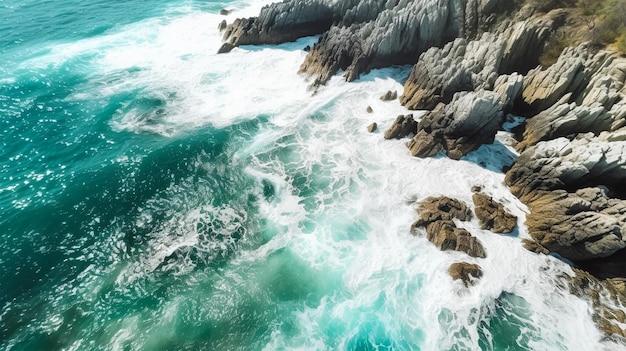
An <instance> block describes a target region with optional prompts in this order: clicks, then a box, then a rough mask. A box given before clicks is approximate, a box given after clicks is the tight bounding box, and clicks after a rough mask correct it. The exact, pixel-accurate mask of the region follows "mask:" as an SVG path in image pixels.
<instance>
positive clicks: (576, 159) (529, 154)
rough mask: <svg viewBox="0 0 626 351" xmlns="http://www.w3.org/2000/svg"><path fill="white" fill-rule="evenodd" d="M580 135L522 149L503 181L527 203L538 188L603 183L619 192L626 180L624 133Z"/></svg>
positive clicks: (573, 187)
mask: <svg viewBox="0 0 626 351" xmlns="http://www.w3.org/2000/svg"><path fill="white" fill-rule="evenodd" d="M616 135H619V134H615V133H606V132H605V133H601V134H600V136H598V137H596V138H594V137H593V135H581V136H579V138H577V139H575V140H573V141H570V140H568V139H565V138H558V139H554V140H550V141H544V142H540V143H538V144H537V145H535V146H533V147H531V148H528V149H527V150H526V151H524V152H523V153H522V154H521V155H520V156H519V158H518V159H517V161H516V162H515V164H514V165H513V167H512V168H511V170H509V172H507V174H506V178H505V181H506V183H507V185H509V187H510V188H511V192H512V193H513V194H515V195H516V196H517V197H518V198H520V200H522V202H524V203H526V204H528V203H530V202H532V201H533V199H534V198H535V197H536V196H538V195H541V192H545V191H552V190H556V189H576V188H579V187H584V186H588V185H605V186H608V187H609V188H611V189H612V191H614V192H617V193H622V192H623V191H624V190H626V189H623V187H624V184H625V183H626V156H625V155H626V134H625V135H624V139H621V138H619V137H618V138H617V139H614V138H615V137H616Z"/></svg>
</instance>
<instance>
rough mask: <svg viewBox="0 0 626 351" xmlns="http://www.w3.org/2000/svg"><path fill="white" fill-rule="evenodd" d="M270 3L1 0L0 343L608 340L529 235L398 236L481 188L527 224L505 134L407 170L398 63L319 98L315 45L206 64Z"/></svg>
mask: <svg viewBox="0 0 626 351" xmlns="http://www.w3.org/2000/svg"><path fill="white" fill-rule="evenodd" d="M268 2H269V1H255V0H235V1H210V0H209V1H197V0H196V1H193V0H152V1H147V0H134V1H115V0H95V1H78V0H69V1H60V0H47V1H33V0H20V1H18V0H3V1H0V62H2V64H0V143H1V144H0V145H1V148H0V216H1V217H0V267H1V269H0V349H2V350H550V351H553V350H601V349H610V348H612V347H615V346H614V345H610V344H608V343H607V342H606V341H603V337H602V335H601V333H600V332H599V331H598V330H597V329H596V327H595V324H594V323H593V321H592V319H591V313H592V311H591V307H590V305H589V304H588V303H587V302H585V301H583V300H581V299H578V298H576V297H574V296H572V295H571V294H569V293H568V292H567V288H566V286H565V283H564V282H565V281H564V280H563V279H562V278H560V277H561V276H563V275H571V274H572V271H571V268H570V267H569V266H568V265H567V264H565V263H563V262H561V261H559V260H558V259H557V258H555V257H551V256H539V255H535V254H532V253H530V252H527V251H526V250H525V249H523V248H522V245H521V239H523V238H527V237H528V233H527V231H526V228H525V227H524V226H523V225H521V226H519V227H518V229H517V230H516V231H515V232H514V233H513V234H511V235H497V234H493V233H490V232H487V231H483V230H481V229H480V226H479V224H478V222H477V220H472V221H471V222H468V223H465V224H463V225H464V226H465V227H466V228H467V229H469V230H470V231H471V232H472V233H473V234H474V235H475V236H477V237H478V238H479V240H480V241H481V242H482V243H483V245H484V246H485V249H486V252H487V258H486V259H475V258H470V257H467V256H465V255H464V254H462V253H458V252H441V251H439V250H438V249H437V248H435V247H434V245H432V244H431V243H429V242H428V241H427V240H426V239H425V238H424V237H423V235H412V234H411V233H410V230H409V228H410V226H411V223H412V222H413V221H414V220H415V219H417V212H416V206H415V203H416V201H419V200H422V199H424V198H426V197H428V196H432V195H446V196H451V197H455V198H458V199H460V200H462V201H465V202H466V203H469V204H471V194H472V192H471V187H472V186H474V185H479V186H482V187H483V188H484V189H485V191H486V192H487V193H489V194H490V195H491V196H493V197H494V198H495V199H496V200H498V201H500V202H502V203H504V204H505V205H506V207H507V208H508V209H509V210H510V211H511V212H513V213H514V214H515V215H517V216H518V217H519V218H520V222H519V223H520V224H521V223H523V220H524V216H525V214H526V213H527V211H528V210H527V208H526V207H525V206H524V205H523V204H521V203H520V202H519V201H518V200H517V199H516V198H515V197H514V196H512V195H511V193H510V192H509V191H508V189H507V188H506V186H505V185H504V184H503V180H504V174H503V173H502V171H501V169H502V166H504V165H506V164H510V163H511V162H512V161H513V160H514V159H515V154H514V153H513V152H512V151H511V149H510V148H509V147H507V146H506V143H507V142H506V140H507V138H508V136H507V135H506V133H501V134H500V135H499V137H498V140H497V141H496V142H495V143H494V144H493V145H485V146H483V147H481V148H480V149H479V150H477V151H476V152H473V153H471V154H470V155H468V156H467V157H465V158H463V159H462V160H461V161H453V160H450V159H448V158H446V157H442V156H438V157H434V158H430V159H423V160H422V159H417V158H413V157H411V156H410V154H409V151H408V149H407V148H406V146H405V143H406V140H390V141H385V140H383V136H382V131H384V130H385V129H386V128H388V127H389V126H390V125H391V124H392V123H393V121H394V119H395V117H396V116H397V115H398V114H406V113H409V112H410V111H407V110H405V109H404V108H403V107H402V106H400V104H399V102H398V101H397V100H395V101H390V102H383V101H381V100H380V99H379V96H381V95H383V94H384V93H385V92H386V91H388V90H396V91H399V92H401V91H402V84H403V82H404V80H405V79H406V78H407V76H408V74H409V72H410V69H411V67H410V66H399V67H391V68H385V69H380V70H374V71H372V72H370V73H368V74H366V75H364V76H362V77H361V78H360V79H359V80H358V81H355V82H352V83H346V82H345V81H344V80H343V79H342V78H341V76H340V75H338V76H337V77H335V78H333V79H332V80H331V81H330V82H329V83H328V85H327V86H324V87H322V88H321V89H319V91H317V93H315V94H313V93H312V91H311V90H310V89H308V86H309V85H310V84H311V79H309V78H307V77H304V76H301V75H298V74H297V71H298V68H299V65H300V63H301V62H302V61H303V59H304V57H305V55H306V52H304V51H303V48H304V47H305V46H307V45H312V44H313V43H315V41H316V39H317V38H315V37H309V38H303V39H300V40H298V41H297V42H293V43H286V44H282V45H276V46H269V45H268V46H244V47H240V48H236V49H234V50H233V51H232V52H231V53H229V54H226V55H217V54H216V52H217V50H218V48H219V47H220V46H221V35H220V33H219V32H218V30H217V27H218V24H219V22H220V21H222V20H223V19H226V20H227V21H229V22H232V21H233V20H234V19H235V18H237V17H247V16H253V15H256V14H257V13H258V11H259V9H260V8H261V6H262V5H264V4H265V3H268ZM224 8H227V9H231V10H233V12H232V13H231V14H229V15H228V16H222V15H220V14H219V12H220V10H221V9H224ZM368 106H370V107H371V108H372V109H373V113H367V112H366V108H367V107H368ZM415 113H416V114H417V115H419V114H420V112H415ZM372 122H377V123H378V125H379V128H380V129H381V130H382V131H377V132H375V133H371V134H370V133H368V132H367V130H366V127H367V126H368V125H369V124H370V123H372ZM462 261H467V262H472V263H477V264H479V265H480V266H481V267H482V270H483V273H484V275H483V277H482V278H481V279H480V280H479V281H478V282H477V284H476V285H475V286H473V287H470V288H466V287H465V286H464V285H463V284H462V283H461V282H460V281H453V280H452V279H451V278H450V277H449V275H448V273H447V269H448V267H449V266H450V264H452V263H454V262H462Z"/></svg>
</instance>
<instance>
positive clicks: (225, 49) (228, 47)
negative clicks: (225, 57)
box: [217, 43, 235, 54]
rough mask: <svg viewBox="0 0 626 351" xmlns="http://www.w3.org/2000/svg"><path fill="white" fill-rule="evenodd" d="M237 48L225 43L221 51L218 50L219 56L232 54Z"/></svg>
mask: <svg viewBox="0 0 626 351" xmlns="http://www.w3.org/2000/svg"><path fill="white" fill-rule="evenodd" d="M234 48H235V46H234V45H232V44H229V43H224V44H222V46H220V48H219V50H217V53H218V54H226V53H229V52H231V51H232V50H233V49H234Z"/></svg>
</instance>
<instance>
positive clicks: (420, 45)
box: [300, 0, 513, 85]
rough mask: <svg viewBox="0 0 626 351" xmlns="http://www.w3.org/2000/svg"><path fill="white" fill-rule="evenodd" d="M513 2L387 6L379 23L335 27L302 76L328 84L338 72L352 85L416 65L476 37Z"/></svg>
mask: <svg viewBox="0 0 626 351" xmlns="http://www.w3.org/2000/svg"><path fill="white" fill-rule="evenodd" d="M512 3H513V1H511V0H491V1H478V0H470V1H458V0H450V1H438V0H419V1H410V0H400V1H397V2H387V5H389V6H387V7H385V8H384V9H383V10H382V11H381V12H380V13H379V14H378V15H377V16H376V19H375V20H372V21H369V22H366V23H360V24H354V25H351V26H346V25H343V24H340V25H337V26H333V27H332V28H331V29H330V30H329V31H328V32H326V33H324V34H323V35H322V36H321V37H320V39H319V41H318V42H317V44H315V46H314V47H313V50H311V52H310V53H309V55H307V57H306V59H305V61H304V63H303V64H302V66H301V67H300V72H302V73H307V74H309V75H312V76H315V77H316V80H315V83H314V84H316V85H319V84H324V83H325V82H326V81H328V79H330V77H331V76H332V75H334V74H335V73H336V72H337V71H338V70H340V69H342V70H344V71H345V72H346V73H345V75H344V76H345V77H346V79H347V80H348V81H352V80H354V79H356V78H358V77H359V75H360V73H362V72H367V71H369V70H370V69H372V68H378V67H384V66H388V65H393V64H406V63H415V62H416V61H417V58H418V56H419V54H420V53H422V52H423V51H425V50H426V49H428V48H430V47H434V46H440V45H441V44H443V43H445V42H447V41H449V40H452V39H454V38H455V37H457V36H463V37H470V36H473V35H474V34H475V33H477V32H479V31H480V30H482V29H484V28H480V29H479V28H478V27H479V26H481V25H482V24H483V23H487V21H485V20H486V19H487V18H488V17H489V16H490V15H491V14H492V13H494V11H499V10H502V9H503V8H505V7H506V6H507V5H511V4H512Z"/></svg>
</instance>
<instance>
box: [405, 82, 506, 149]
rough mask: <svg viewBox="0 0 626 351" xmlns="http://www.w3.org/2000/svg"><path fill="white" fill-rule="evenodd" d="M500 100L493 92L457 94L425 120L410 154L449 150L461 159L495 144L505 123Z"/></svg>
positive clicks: (413, 142)
mask: <svg viewBox="0 0 626 351" xmlns="http://www.w3.org/2000/svg"><path fill="white" fill-rule="evenodd" d="M502 108H503V103H502V101H501V100H500V96H499V95H498V94H496V93H494V92H490V91H484V90H481V91H478V92H467V93H465V92H462V93H457V94H456V95H455V96H454V98H453V100H452V101H451V102H450V104H448V105H443V104H440V105H439V106H437V108H435V109H434V110H433V111H432V112H429V113H427V114H426V115H424V117H422V120H421V121H420V122H419V124H418V132H417V134H416V135H415V137H414V138H413V140H411V141H410V142H409V144H408V147H409V149H410V150H411V154H412V155H413V156H418V157H429V156H433V153H436V152H437V151H439V150H442V149H444V150H446V151H447V154H448V157H450V158H452V159H459V158H461V157H462V156H464V155H466V154H467V153H469V152H470V151H473V150H476V149H477V148H478V147H480V145H482V144H488V143H492V142H493V140H494V138H495V135H496V132H497V131H498V129H499V128H500V126H501V125H502V122H503V120H504V117H503V113H502Z"/></svg>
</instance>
